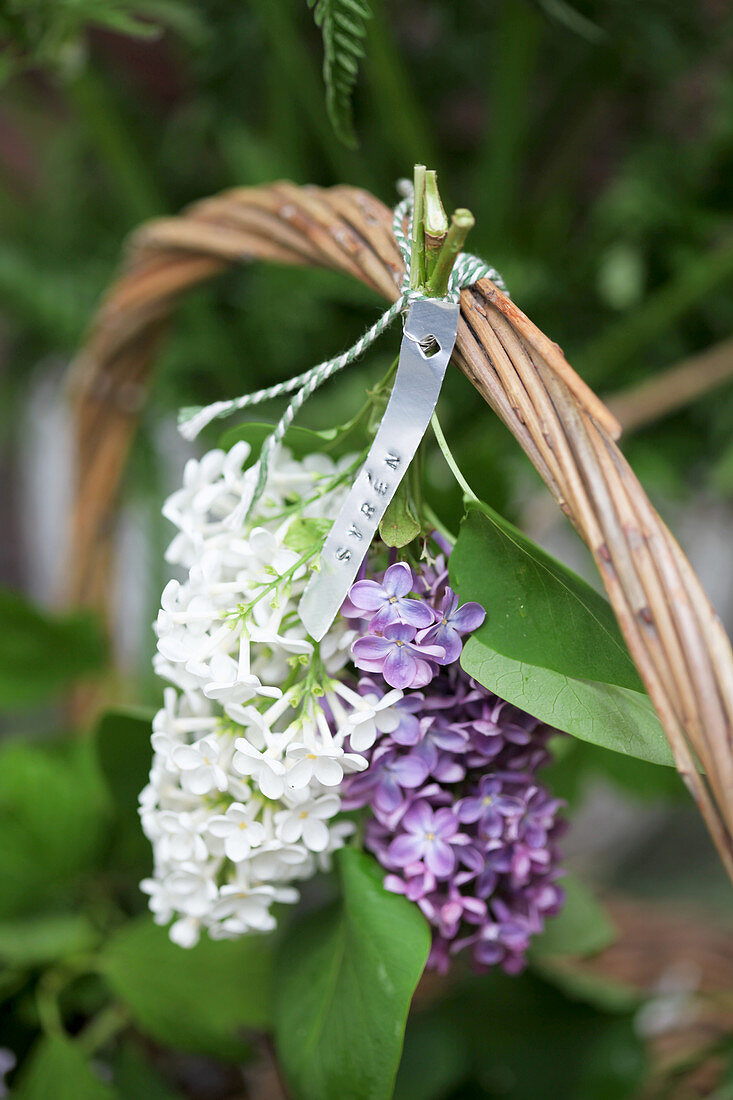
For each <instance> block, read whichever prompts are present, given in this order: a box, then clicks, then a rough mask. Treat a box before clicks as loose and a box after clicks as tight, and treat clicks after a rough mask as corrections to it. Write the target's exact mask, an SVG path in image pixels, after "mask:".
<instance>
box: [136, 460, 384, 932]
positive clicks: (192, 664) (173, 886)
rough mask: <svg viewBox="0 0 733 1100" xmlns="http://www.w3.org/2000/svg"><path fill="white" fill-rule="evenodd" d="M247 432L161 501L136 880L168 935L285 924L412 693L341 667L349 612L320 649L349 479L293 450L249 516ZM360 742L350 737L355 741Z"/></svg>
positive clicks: (343, 829) (336, 842)
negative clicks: (312, 596) (357, 684)
mask: <svg viewBox="0 0 733 1100" xmlns="http://www.w3.org/2000/svg"><path fill="white" fill-rule="evenodd" d="M249 453H250V449H249V445H248V444H247V443H243V442H242V443H238V444H236V445H235V446H234V447H233V448H232V449H231V450H230V451H229V452H228V453H227V452H224V451H222V450H213V451H210V452H209V453H208V454H206V455H204V456H203V458H202V459H201V460H200V461H196V460H193V459H192V460H190V461H189V462H188V464H187V465H186V468H185V472H184V479H183V487H182V488H181V489H179V490H178V491H177V492H175V493H174V494H173V495H172V496H171V497H170V498H169V499H168V501H167V502H166V504H165V506H164V508H163V514H164V515H165V516H166V517H167V518H168V519H169V520H171V521H172V522H173V523H174V524H175V526H176V527H177V528H178V533H177V534H176V536H175V538H174V539H173V542H172V543H171V545H170V547H169V549H168V552H167V554H166V559H167V561H168V562H170V563H171V564H172V565H174V566H178V567H181V568H182V570H183V571H185V572H187V577H186V579H185V580H184V581H183V582H182V583H179V582H178V581H176V580H171V581H170V582H169V583H168V584H167V585H166V587H165V589H164V591H163V595H162V599H161V605H162V606H161V611H160V613H159V615H158V620H157V623H156V632H157V636H158V653H157V654H156V657H155V659H154V666H155V669H156V672H157V673H158V674H159V675H160V676H161V677H163V678H164V679H165V680H167V681H168V682H169V684H170V685H172V686H170V687H167V688H166V689H165V692H164V700H165V705H164V706H163V708H162V710H160V711H159V712H158V714H157V715H156V717H155V720H154V723H153V736H152V745H153V750H154V756H153V765H152V770H151V772H150V781H149V783H148V785H147V786H146V787H145V789H144V790H143V792H142V794H141V796H140V803H141V807H140V813H141V818H142V825H143V829H144V831H145V833H146V835H147V836H148V838H149V839H150V840H151V841H152V844H153V850H154V868H153V874H152V877H151V878H149V879H146V880H145V882H143V884H142V888H143V890H144V891H145V892H146V893H147V894H148V895H149V899H150V902H149V903H150V908H151V910H152V912H153V914H154V916H155V919H156V921H158V922H159V923H161V924H167V923H168V922H169V921H171V920H173V923H172V925H171V928H170V936H171V939H172V940H173V941H174V942H176V943H178V944H180V945H181V946H192V945H194V944H195V943H196V942H197V940H198V938H199V935H200V932H201V929H202V928H205V929H207V930H208V933H209V935H210V936H212V937H214V938H228V937H235V936H239V935H241V934H242V933H244V932H248V931H254V930H257V931H266V930H268V929H271V928H273V927H274V926H275V923H276V922H275V918H274V916H273V914H272V912H271V907H272V904H273V903H274V902H294V901H296V900H297V899H298V893H297V891H296V890H295V889H294V888H293V886H292V883H293V882H294V881H296V880H299V879H305V878H308V877H310V876H311V875H312V874H314V873H315V871H316V870H318V869H319V868H320V867H324V866H328V861H329V855H330V853H332V852H333V851H335V850H336V849H337V848H340V847H341V846H342V845H343V843H344V839H345V837H346V836H348V835H349V833H350V832H351V831H352V829H353V826H352V825H351V823H350V822H348V821H344V820H339V819H337V818H336V815H337V814H338V812H339V810H340V808H341V799H340V796H339V794H338V790H339V785H340V783H341V781H342V779H343V777H344V775H345V774H348V773H350V772H354V771H359V770H361V769H363V768H364V767H366V760H365V759H364V758H363V757H362V756H360V755H358V752H359V751H362V747H363V748H368V747H369V746H370V745H372V744H373V743H374V740H375V737H376V736H377V728H378V727H379V728H381V727H382V726H385V728H388V727H389V723H390V720H391V719H390V716H389V708H390V707H391V706H392V705H393V704H394V703H395V702H397V701H398V700H399V699H400V698H401V696H402V692H401V691H393V692H390V693H388V694H387V695H386V696H384V697H382V698H377V696H373V697H372V696H364V695H361V694H358V693H357V692H355V691H353V690H352V689H351V688H350V687H348V686H347V685H346V684H344V683H341V682H339V680H337V679H336V678H335V676H336V674H337V673H338V672H339V671H340V670H341V669H342V668H343V667H344V666H345V665H346V663H347V661H348V659H349V650H350V647H351V644H352V642H353V640H354V638H355V636H356V635H355V632H354V631H353V630H351V629H350V626H349V623H348V622H347V621H345V620H344V619H342V618H341V617H339V619H338V620H337V622H336V623H334V625H333V627H332V628H331V630H330V631H329V633H328V634H327V635H326V637H325V638H324V640H323V641H322V642H321V643H320V644H316V643H314V642H312V641H311V640H310V639H309V638H308V637H307V635H306V631H305V628H304V627H303V625H302V623H301V621H300V619H299V616H298V613H297V604H298V600H299V598H300V596H301V594H302V592H303V590H304V588H305V584H306V581H307V579H308V575H309V571H310V569H311V568H312V566H313V565H314V564H315V561H316V560H317V555H318V552H319V550H320V546H321V543H322V540H323V537H324V535H325V533H326V531H327V530H328V528H329V526H330V523H331V522H332V520H333V517H334V516H335V514H336V513H337V511H338V508H339V507H340V504H341V502H342V500H343V498H344V495H345V492H346V490H347V488H348V484H349V481H350V479H351V477H352V474H353V469H354V465H353V461H350V460H349V459H344V460H342V461H340V462H336V463H335V462H333V460H331V459H330V458H329V457H327V456H325V455H322V454H314V455H310V456H308V457H307V458H305V459H304V460H303V461H295V460H294V459H293V458H292V456H291V455H290V453H289V451H287V450H286V449H285V448H282V449H281V450H280V451H279V452H278V453H277V454H276V455H275V456H274V457H273V460H272V461H271V463H270V469H269V473H268V481H267V486H266V490H265V492H264V494H263V496H262V497H261V498H260V499H259V501H258V502H257V505H256V506H255V508H254V509H253V510H252V512H253V514H252V515H251V516H249V517H247V508H248V505H249V502H250V501H251V499H252V496H253V490H254V486H255V483H256V478H257V468H256V466H251V467H250V468H249V469H244V467H245V465H246V462H247V459H248V457H249ZM347 737H349V738H350V743H349V746H348V747H349V749H351V750H357V751H348V752H346V751H344V741H345V739H346V738H347Z"/></svg>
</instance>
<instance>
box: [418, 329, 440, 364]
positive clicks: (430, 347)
mask: <svg viewBox="0 0 733 1100" xmlns="http://www.w3.org/2000/svg"><path fill="white" fill-rule="evenodd" d="M417 346H418V347H419V348H420V351H421V352H422V353H423V355H424V356H425V358H426V359H432V358H433V356H434V355H437V354H438V352H439V351H440V344H439V343H438V341H437V340H436V338H435V337H434V336H433V334H432V332H431V333H430V335H429V336H426V337H425V339H424V340H418V342H417Z"/></svg>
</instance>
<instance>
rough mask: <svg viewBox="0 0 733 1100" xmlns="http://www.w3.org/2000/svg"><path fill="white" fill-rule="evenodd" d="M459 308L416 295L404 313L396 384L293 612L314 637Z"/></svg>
mask: <svg viewBox="0 0 733 1100" xmlns="http://www.w3.org/2000/svg"><path fill="white" fill-rule="evenodd" d="M459 316H460V306H459V305H457V304H454V303H452V302H443V301H440V300H439V299H432V298H420V299H418V301H416V302H413V303H412V305H411V306H410V308H409V310H408V313H407V321H406V323H405V331H404V336H403V337H402V346H401V347H400V360H399V365H398V367H397V374H396V376H395V381H394V387H393V389H392V394H391V396H390V399H389V402H388V404H387V408H386V409H385V413H384V417H383V419H382V423H381V424H380V425H379V429H378V430H377V434H376V436H375V437H374V442H373V444H372V446H371V450H370V451H369V454H368V456H367V460H366V462H365V463H364V465H363V466H362V468H361V470H360V471H359V473H358V474H357V476H356V480H355V481H354V484H353V486H352V488H351V491H350V492H349V495H348V497H347V498H346V501H345V502H344V505H343V507H342V509H341V511H340V512H339V514H338V516H337V517H336V520H335V521H334V524H333V527H332V528H331V530H330V532H329V534H328V537H327V538H326V541H325V543H324V545H323V550H322V551H321V557H320V559H319V563H318V569H317V571H316V572H315V573H314V574H313V576H312V577H311V579H310V581H309V582H308V586H307V588H306V590H305V592H304V593H303V596H302V598H301V601H300V604H299V607H298V613H299V614H300V618H301V620H302V621H303V623H304V624H305V628H306V630H307V631H308V633H309V634H310V635H311V637H312V638H315V640H316V641H318V642H319V641H320V640H321V638H323V636H324V634H325V633H326V631H327V630H328V628H329V627H330V626H331V623H332V622H333V620H334V619H335V618H336V615H337V614H338V611H339V609H340V607H341V605H342V604H343V602H344V600H345V599H346V595H347V593H348V591H349V589H350V588H351V585H352V584H353V583H354V578H355V577H356V574H357V573H358V571H359V566H360V565H361V563H362V561H363V560H364V557H365V556H366V552H367V550H368V549H369V546H370V544H371V541H372V539H373V538H374V534H375V532H376V530H377V528H378V526H379V523H380V520H381V519H382V516H383V515H384V513H385V511H386V509H387V505H388V504H389V502H390V500H391V499H392V497H393V496H394V494H395V492H396V491H397V487H398V485H399V484H400V482H401V480H402V478H403V476H404V474H405V473H406V472H407V468H408V466H409V465H410V462H411V461H412V459H413V458H414V456H415V452H416V451H417V448H418V446H419V444H420V440H421V439H422V437H423V436H424V434H425V431H426V429H427V427H428V424H429V423H430V417H431V416H432V415H433V411H434V409H435V406H436V404H437V401H438V396H439V394H440V387H441V385H442V383H443V378H444V376H445V372H446V368H447V366H448V363H449V361H450V357H451V354H452V352H453V345H454V344H455V342H456V335H457V332H458V318H459Z"/></svg>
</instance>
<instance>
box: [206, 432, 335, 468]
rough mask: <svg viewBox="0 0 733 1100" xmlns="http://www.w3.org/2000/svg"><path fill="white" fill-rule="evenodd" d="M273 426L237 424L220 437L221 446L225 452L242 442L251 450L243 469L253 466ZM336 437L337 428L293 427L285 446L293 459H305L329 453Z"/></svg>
mask: <svg viewBox="0 0 733 1100" xmlns="http://www.w3.org/2000/svg"><path fill="white" fill-rule="evenodd" d="M274 427H275V425H274V424H265V423H260V422H258V421H254V420H253V421H248V422H247V423H246V424H238V425H237V427H236V428H230V429H229V431H226V432H224V434H223V435H222V437H221V441H220V442H221V446H222V448H223V449H224V450H225V451H229V450H231V448H232V447H233V446H234V444H235V443H240V442H242V441H244V442H245V443H249V445H250V447H251V448H252V450H251V452H250V454H249V456H248V458H247V460H246V461H245V463H244V469H245V470H246V469H248V468H249V467H250V466H253V465H254V463H255V462H256V461H257V458H258V456H259V453H260V450H261V448H262V444H263V443H264V442H265V440H266V439H267V437H268V436H269V435H271V434H272V432H273V429H274ZM337 437H338V428H326V429H324V430H323V431H314V430H313V429H311V428H300V427H298V426H297V425H293V426H291V427H290V428H288V434H287V436H286V438H285V446H286V447H288V448H289V449H290V450H291V451H292V452H293V457H294V458H298V459H300V458H305V456H306V455H310V454H313V453H314V452H316V451H317V452H321V451H330V448H331V447H333V446H334V444H335V443H336V440H337Z"/></svg>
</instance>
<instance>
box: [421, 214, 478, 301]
mask: <svg viewBox="0 0 733 1100" xmlns="http://www.w3.org/2000/svg"><path fill="white" fill-rule="evenodd" d="M475 224H476V219H475V218H474V216H473V214H472V213H471V211H470V210H465V209H462V208H461V209H459V210H456V211H455V213H454V214H453V215H452V216H451V220H450V229H449V230H448V233H447V235H446V238H445V241H444V242H443V247H442V248H441V249H440V252H439V253H438V256H437V259H436V262H435V267H434V268H433V271H432V274H431V275H430V276H429V277H428V281H427V286H426V288H425V289H426V290H427V292H428V294H429V295H431V297H433V298H444V297H445V295H446V293H447V291H448V281H449V279H450V274H451V271H452V270H453V265H454V264H455V262H456V260H457V259H458V255H459V253H460V252H461V251H462V249H463V246H464V244H465V243H466V237H467V236H468V234H469V233H470V231H471V230H472V229H473V227H474V225H475Z"/></svg>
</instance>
